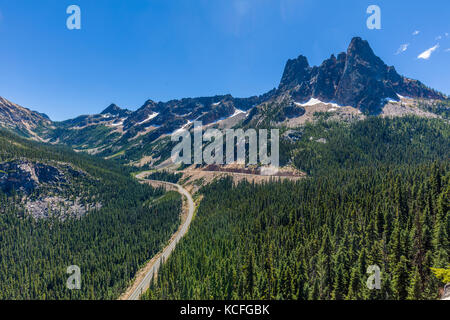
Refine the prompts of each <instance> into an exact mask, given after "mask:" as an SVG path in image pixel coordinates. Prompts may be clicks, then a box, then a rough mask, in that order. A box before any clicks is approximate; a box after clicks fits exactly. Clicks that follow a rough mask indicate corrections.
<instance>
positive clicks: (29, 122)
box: [0, 97, 52, 138]
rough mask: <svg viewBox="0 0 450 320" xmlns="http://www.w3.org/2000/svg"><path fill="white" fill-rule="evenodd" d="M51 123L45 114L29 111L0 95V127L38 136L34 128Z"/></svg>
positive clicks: (25, 134) (30, 135) (43, 126)
mask: <svg viewBox="0 0 450 320" xmlns="http://www.w3.org/2000/svg"><path fill="white" fill-rule="evenodd" d="M51 123H52V122H51V121H50V119H49V118H48V117H47V115H45V114H41V113H39V112H35V111H31V110H29V109H26V108H24V107H22V106H19V105H17V104H15V103H12V102H11V101H8V100H6V99H5V98H2V97H0V126H1V127H4V128H8V129H11V130H13V131H15V132H17V133H20V134H21V135H24V136H27V137H33V138H39V136H38V135H37V134H36V130H37V129H38V128H45V127H48V126H50V125H51Z"/></svg>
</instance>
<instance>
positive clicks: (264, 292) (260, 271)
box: [145, 117, 450, 299]
mask: <svg viewBox="0 0 450 320" xmlns="http://www.w3.org/2000/svg"><path fill="white" fill-rule="evenodd" d="M449 130H450V129H449V125H448V123H447V122H445V121H442V120H438V119H421V118H416V117H406V118H397V119H380V118H374V117H370V118H368V119H367V120H364V121H360V122H356V123H353V124H343V123H334V122H327V121H321V122H319V123H318V124H315V125H308V126H306V127H305V128H303V129H302V131H300V135H301V139H300V140H299V141H298V142H295V143H292V144H288V145H286V144H285V145H283V148H284V149H283V150H284V151H283V152H285V153H288V154H290V155H291V156H292V158H293V163H294V164H295V165H296V167H297V168H299V169H302V170H305V171H307V172H308V174H309V178H307V179H305V180H302V181H299V182H296V183H294V182H286V181H285V182H281V183H280V182H273V183H269V184H263V185H255V184H249V183H241V184H239V185H237V186H233V183H232V181H231V180H221V181H217V182H215V183H213V184H212V185H209V186H206V187H204V188H203V189H202V190H201V192H202V193H203V196H204V198H203V200H202V202H201V204H200V207H199V210H198V212H197V215H196V219H195V220H194V222H193V224H192V226H191V229H190V231H189V234H188V235H187V237H186V238H185V239H184V240H182V241H181V242H180V244H179V247H177V249H176V251H175V253H174V255H173V256H171V257H170V258H169V259H168V261H167V264H166V265H164V267H163V269H162V271H161V272H160V274H159V276H158V278H157V279H158V280H157V282H156V283H154V284H153V285H152V287H151V289H150V290H149V291H148V293H147V295H146V297H145V298H150V299H241V298H245V299H436V298H437V294H438V287H439V285H442V284H440V283H439V281H438V280H437V279H436V278H435V277H434V276H433V275H432V273H431V269H430V268H431V267H447V266H448V265H449V264H450V244H449V230H450V213H449V201H450V185H449V180H450V171H449V169H450V163H449V161H448V160H449V152H450V147H449ZM319 140H320V141H319ZM369 265H378V266H379V267H380V269H381V272H382V273H381V277H382V288H381V290H369V289H368V288H367V286H366V281H367V278H368V276H369V275H368V274H367V273H366V271H367V267H368V266H369Z"/></svg>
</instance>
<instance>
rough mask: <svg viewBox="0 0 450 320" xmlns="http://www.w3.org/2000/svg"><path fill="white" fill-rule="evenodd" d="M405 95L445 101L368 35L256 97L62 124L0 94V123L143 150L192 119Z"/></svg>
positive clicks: (252, 120) (357, 104)
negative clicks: (382, 53)
mask: <svg viewBox="0 0 450 320" xmlns="http://www.w3.org/2000/svg"><path fill="white" fill-rule="evenodd" d="M402 96H406V97H410V98H414V99H425V100H430V101H434V100H445V99H447V97H446V95H444V94H442V93H440V92H438V91H436V90H433V89H430V88H428V87H426V86H425V85H424V84H423V83H422V82H420V81H418V80H413V79H410V78H407V77H404V76H401V75H400V74H398V73H397V71H396V70H395V67H393V66H388V65H386V64H385V63H384V62H383V60H382V59H381V58H379V57H378V56H376V55H375V53H374V51H373V50H372V48H371V47H370V45H369V43H368V42H367V41H365V40H363V39H361V38H360V37H355V38H353V39H352V40H351V42H350V45H349V46H348V49H347V51H346V52H342V53H339V54H337V55H334V54H332V55H331V56H330V58H328V59H325V60H324V61H323V62H322V63H321V64H320V65H319V66H310V65H309V62H308V59H307V58H306V57H305V56H303V55H299V56H298V57H297V58H295V59H289V60H288V61H287V62H286V65H285V68H284V71H283V75H282V77H281V80H280V83H279V86H278V87H277V88H274V89H273V90H271V91H269V92H267V93H265V94H262V95H259V96H251V97H247V98H235V97H233V96H232V95H230V94H225V95H216V96H210V97H196V98H182V99H175V100H169V101H166V102H161V101H159V102H156V101H153V100H151V99H149V100H147V101H145V103H144V104H143V105H142V106H141V107H139V108H138V109H137V110H135V111H130V110H128V109H122V108H120V107H119V106H117V105H116V104H114V103H112V104H110V105H109V106H108V107H107V108H106V109H104V110H103V111H102V112H101V113H99V114H91V115H81V116H78V117H76V118H74V119H68V120H65V121H59V122H54V121H51V120H50V119H49V118H48V117H47V116H46V115H43V114H40V113H38V112H34V111H31V110H28V109H26V108H23V107H21V106H18V105H16V104H14V103H12V102H10V101H8V100H6V99H4V98H0V126H3V127H6V128H8V129H12V130H13V131H15V132H16V133H19V134H21V135H24V136H27V137H29V138H32V139H35V140H41V141H44V142H49V143H53V144H66V145H69V146H70V147H72V148H74V149H75V150H78V151H86V152H89V153H92V154H99V155H102V156H104V157H111V156H114V155H116V154H117V153H119V152H123V151H127V150H130V149H134V150H143V149H146V147H145V145H146V144H148V143H154V142H155V141H157V140H158V139H159V138H161V137H164V136H166V135H169V134H171V133H173V132H175V131H176V130H179V129H181V128H186V129H187V128H189V127H190V126H191V125H192V122H194V121H202V123H203V125H206V126H210V125H215V124H220V123H222V122H229V123H230V124H229V126H234V125H236V124H238V123H240V121H243V122H241V123H242V125H244V126H249V125H258V124H261V123H263V122H264V121H262V120H261V119H263V120H264V119H266V120H268V121H269V122H268V123H271V124H273V125H277V124H280V123H282V122H283V121H285V120H286V119H292V118H298V117H302V116H303V115H304V114H305V108H304V106H305V105H310V103H311V102H312V103H316V102H323V103H325V104H330V103H331V104H333V105H335V106H337V107H339V106H350V107H352V108H354V110H356V111H358V112H360V113H363V114H366V115H378V114H380V112H381V110H382V108H383V106H384V105H385V104H386V103H388V102H389V101H399V100H400V99H401V98H402ZM267 110H269V111H271V112H267ZM352 112H353V111H352ZM229 119H231V120H229ZM224 120H227V121H224Z"/></svg>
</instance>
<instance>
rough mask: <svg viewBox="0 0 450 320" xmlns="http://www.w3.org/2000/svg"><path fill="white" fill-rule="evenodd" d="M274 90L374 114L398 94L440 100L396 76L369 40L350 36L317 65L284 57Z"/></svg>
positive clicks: (405, 79) (435, 93)
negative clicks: (340, 48)
mask: <svg viewBox="0 0 450 320" xmlns="http://www.w3.org/2000/svg"><path fill="white" fill-rule="evenodd" d="M278 93H279V94H282V93H289V94H290V96H291V97H292V98H293V99H294V100H295V101H298V102H306V101H308V100H309V99H311V98H317V99H320V100H322V101H324V102H330V101H333V102H337V103H338V104H340V105H344V106H352V107H355V108H358V109H360V110H361V111H364V112H367V113H371V114H373V113H378V112H379V111H380V110H381V107H382V106H383V103H384V101H386V99H387V98H389V99H398V94H400V95H402V96H409V97H417V98H428V99H444V98H445V96H444V95H442V94H440V93H439V92H436V91H434V90H431V89H428V88H427V87H426V86H424V85H423V84H422V83H420V82H419V81H416V80H411V79H408V78H405V77H402V76H400V75H399V74H398V73H397V72H396V71H395V68H393V67H389V66H387V65H386V64H385V63H384V62H383V60H381V59H380V58H379V57H377V56H376V55H375V53H374V51H373V50H372V48H371V47H370V45H369V42H367V41H366V40H363V39H362V38H360V37H354V38H353V39H352V40H351V41H350V44H349V46H348V49H347V52H345V53H344V52H343V53H340V54H339V55H338V56H337V58H336V57H335V56H334V55H332V56H331V57H330V58H329V59H327V60H325V61H324V62H323V63H322V64H321V65H320V66H318V67H310V66H309V64H308V60H307V59H306V57H304V56H302V55H300V56H299V57H298V58H297V59H293V60H288V62H287V63H286V67H285V69H284V72H283V77H282V79H281V82H280V85H279V87H278Z"/></svg>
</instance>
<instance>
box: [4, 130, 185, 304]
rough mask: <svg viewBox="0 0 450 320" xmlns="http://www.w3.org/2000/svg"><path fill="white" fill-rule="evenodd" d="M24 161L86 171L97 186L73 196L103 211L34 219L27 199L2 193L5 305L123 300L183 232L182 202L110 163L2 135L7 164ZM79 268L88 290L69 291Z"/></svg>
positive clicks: (78, 187)
mask: <svg viewBox="0 0 450 320" xmlns="http://www.w3.org/2000/svg"><path fill="white" fill-rule="evenodd" d="M22 158H26V159H29V160H32V161H39V162H44V163H47V162H52V163H53V162H55V161H57V162H64V163H69V164H71V165H72V166H74V167H76V168H78V169H79V170H83V171H84V172H86V173H87V174H88V175H89V177H90V179H89V180H88V181H89V184H86V183H85V182H83V181H81V180H74V181H72V185H71V186H70V187H71V188H69V189H67V190H66V193H67V192H68V191H72V192H73V196H78V195H79V194H80V193H83V194H85V195H87V198H88V199H89V198H92V197H93V198H95V199H96V200H98V201H99V202H100V203H102V207H101V208H100V209H98V210H92V211H90V212H88V213H86V215H85V216H83V217H82V218H80V219H66V220H64V221H62V220H61V219H59V218H58V217H57V216H55V217H50V218H49V219H34V218H32V217H30V216H29V215H27V214H26V213H25V212H24V209H23V205H22V199H23V195H22V194H20V193H16V192H12V193H4V192H1V191H0V204H1V206H0V299H115V298H117V297H118V296H119V295H120V294H121V293H122V292H123V291H124V289H125V288H126V287H127V285H128V284H129V281H130V280H131V279H132V278H133V277H134V275H135V273H136V271H137V270H138V269H139V267H140V266H142V264H143V263H144V262H145V261H147V260H148V259H149V258H150V257H152V256H153V255H154V254H156V253H157V252H158V251H159V250H160V249H161V248H162V247H163V246H164V244H165V242H166V241H167V240H168V239H169V238H170V236H171V235H172V233H173V232H174V231H175V230H176V229H177V227H178V225H179V214H180V210H181V198H180V196H179V195H178V194H176V193H168V194H166V195H163V190H161V189H154V188H151V187H150V186H147V185H143V184H140V183H138V182H137V181H135V180H134V179H132V178H131V175H130V174H129V172H128V170H127V169H125V168H123V167H121V166H118V165H115V164H113V163H110V162H108V161H104V160H101V159H97V158H93V157H90V156H87V155H82V154H76V153H74V152H72V151H70V150H68V149H66V148H62V147H49V146H46V145H44V144H40V143H35V142H31V141H28V140H25V139H21V138H18V137H16V136H15V135H13V134H10V133H7V132H1V133H0V162H5V161H11V160H14V159H22ZM149 200H152V201H149ZM71 265H78V266H79V267H80V269H81V283H82V285H81V290H69V289H67V287H66V280H67V278H68V277H69V276H70V275H69V274H66V270H67V267H68V266H71Z"/></svg>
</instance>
